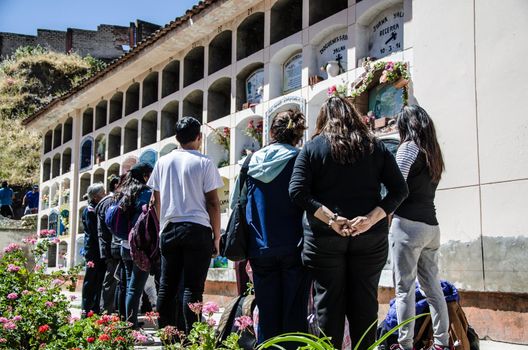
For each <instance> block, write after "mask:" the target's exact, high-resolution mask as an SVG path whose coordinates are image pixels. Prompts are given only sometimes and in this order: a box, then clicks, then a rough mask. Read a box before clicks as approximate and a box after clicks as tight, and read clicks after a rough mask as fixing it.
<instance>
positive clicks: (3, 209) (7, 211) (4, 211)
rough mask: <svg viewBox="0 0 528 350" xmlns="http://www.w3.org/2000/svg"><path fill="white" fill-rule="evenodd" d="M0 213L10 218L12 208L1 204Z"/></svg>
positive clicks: (11, 216) (12, 215)
mask: <svg viewBox="0 0 528 350" xmlns="http://www.w3.org/2000/svg"><path fill="white" fill-rule="evenodd" d="M0 215H2V216H3V217H5V218H10V219H12V218H13V217H14V214H13V208H11V206H10V205H7V204H6V205H2V207H0Z"/></svg>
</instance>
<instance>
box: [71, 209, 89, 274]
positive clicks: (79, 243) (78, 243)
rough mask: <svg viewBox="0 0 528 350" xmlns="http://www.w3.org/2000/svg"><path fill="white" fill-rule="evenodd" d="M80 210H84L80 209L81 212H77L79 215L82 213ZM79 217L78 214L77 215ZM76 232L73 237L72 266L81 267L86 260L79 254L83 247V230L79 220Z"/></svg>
mask: <svg viewBox="0 0 528 350" xmlns="http://www.w3.org/2000/svg"><path fill="white" fill-rule="evenodd" d="M82 210H84V208H82V209H81V210H79V213H82ZM79 217H81V216H80V214H79ZM77 232H78V234H77V235H76V237H75V248H74V249H75V256H74V264H75V265H81V266H84V264H85V263H86V260H85V259H84V257H83V256H82V254H81V252H82V249H83V247H84V231H83V228H82V222H81V220H79V226H78V228H77Z"/></svg>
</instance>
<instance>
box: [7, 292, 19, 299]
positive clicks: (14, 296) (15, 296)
mask: <svg viewBox="0 0 528 350" xmlns="http://www.w3.org/2000/svg"><path fill="white" fill-rule="evenodd" d="M7 299H9V300H15V299H18V294H17V293H9V294H8V295H7Z"/></svg>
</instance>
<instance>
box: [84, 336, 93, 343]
mask: <svg viewBox="0 0 528 350" xmlns="http://www.w3.org/2000/svg"><path fill="white" fill-rule="evenodd" d="M86 341H87V342H88V343H93V342H94V341H95V338H94V337H88V338H86Z"/></svg>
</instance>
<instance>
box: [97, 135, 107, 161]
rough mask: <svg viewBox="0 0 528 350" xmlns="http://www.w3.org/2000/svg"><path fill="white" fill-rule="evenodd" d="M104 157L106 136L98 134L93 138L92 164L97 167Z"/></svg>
mask: <svg viewBox="0 0 528 350" xmlns="http://www.w3.org/2000/svg"><path fill="white" fill-rule="evenodd" d="M105 157H106V135H105V134H100V135H98V136H97V137H96V138H95V152H94V163H95V164H97V165H99V164H100V163H102V162H104V161H105V159H106V158H105Z"/></svg>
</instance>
